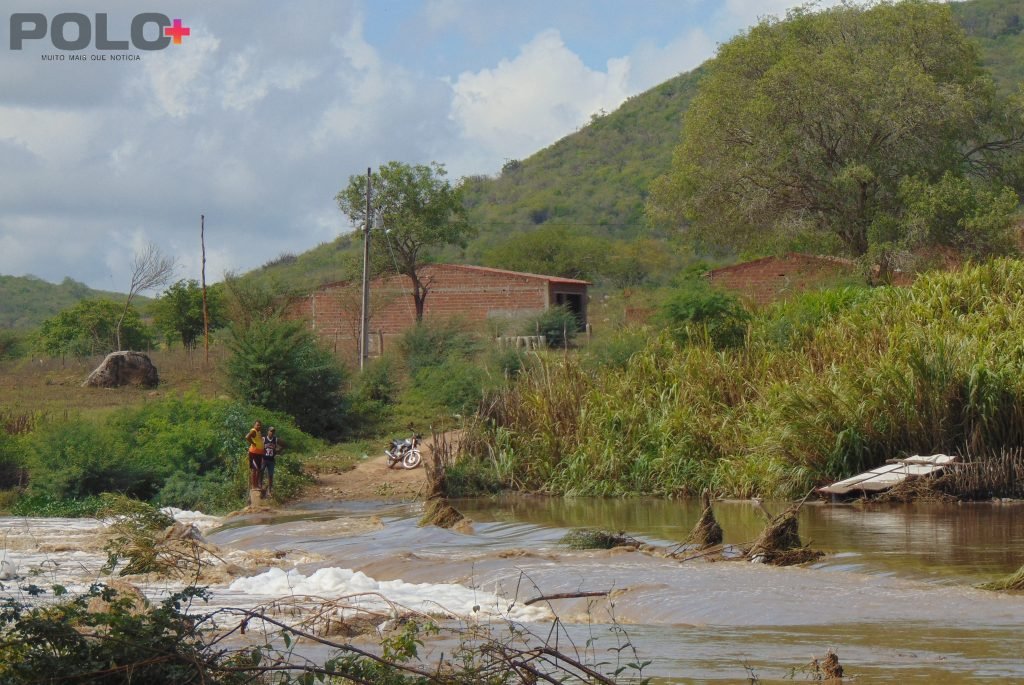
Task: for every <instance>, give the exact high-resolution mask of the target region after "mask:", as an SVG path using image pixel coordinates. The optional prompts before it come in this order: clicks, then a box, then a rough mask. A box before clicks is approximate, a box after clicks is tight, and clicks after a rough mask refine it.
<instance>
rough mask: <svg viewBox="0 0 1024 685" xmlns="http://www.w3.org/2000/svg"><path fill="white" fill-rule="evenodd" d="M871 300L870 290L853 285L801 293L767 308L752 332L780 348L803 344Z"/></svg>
mask: <svg viewBox="0 0 1024 685" xmlns="http://www.w3.org/2000/svg"><path fill="white" fill-rule="evenodd" d="M870 297H871V290H870V289H869V288H867V287H853V286H847V287H843V288H830V289H827V290H816V291H811V292H806V293H801V294H800V295H798V296H796V297H794V298H792V299H789V300H785V301H783V302H779V303H777V304H775V305H773V306H771V307H769V308H767V309H766V310H765V311H764V312H763V313H762V314H761V316H760V317H758V318H759V319H760V321H759V322H758V325H756V326H755V327H754V328H753V330H754V331H755V332H756V335H757V336H758V338H759V339H762V340H764V341H766V342H769V343H771V344H773V345H777V346H779V347H791V346H793V345H797V344H802V343H804V342H807V341H808V340H810V339H811V338H812V337H813V336H814V333H815V331H817V330H818V328H820V327H821V326H822V325H824V324H825V323H826V322H828V321H830V320H832V319H834V318H835V317H836V316H838V315H839V314H840V313H842V312H844V311H847V310H849V309H850V308H852V307H855V306H857V305H860V304H862V303H864V302H866V301H868V300H869V299H870Z"/></svg>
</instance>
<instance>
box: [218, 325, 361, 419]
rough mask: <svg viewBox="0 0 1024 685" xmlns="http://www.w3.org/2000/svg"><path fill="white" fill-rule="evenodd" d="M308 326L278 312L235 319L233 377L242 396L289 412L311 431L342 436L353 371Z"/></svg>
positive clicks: (230, 366) (231, 342)
mask: <svg viewBox="0 0 1024 685" xmlns="http://www.w3.org/2000/svg"><path fill="white" fill-rule="evenodd" d="M305 326H306V323H305V322H304V321H288V320H285V319H281V318H279V317H276V316H271V317H269V318H267V319H264V320H262V321H261V322H260V323H259V324H258V325H238V324H236V325H233V326H232V328H231V333H232V335H231V339H230V340H229V342H228V345H229V347H230V349H231V352H232V355H231V357H230V358H229V359H228V364H227V372H228V377H229V379H230V381H231V387H232V388H233V391H234V394H235V395H236V396H237V397H238V398H239V399H241V400H243V401H245V402H249V403H251V404H255V405H258V406H261V407H264V408H266V409H272V410H279V411H283V412H287V413H288V414H290V415H292V416H293V417H295V422H296V424H298V426H299V427H300V428H301V429H302V430H304V431H306V432H307V433H311V434H313V435H317V436H319V437H335V438H336V437H338V436H339V435H340V434H341V433H342V431H343V429H344V426H343V421H344V419H345V397H344V395H343V394H342V386H343V384H344V383H345V381H346V380H347V372H346V370H345V368H344V367H343V366H341V365H340V364H339V363H338V360H337V359H336V358H335V357H334V355H332V354H331V353H330V352H329V351H327V350H325V349H324V348H323V347H321V346H320V344H319V342H318V340H317V338H316V335H315V334H314V333H312V332H311V331H309V330H308V329H307V328H306V327H305Z"/></svg>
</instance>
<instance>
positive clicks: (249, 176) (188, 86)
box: [0, 0, 829, 294]
mask: <svg viewBox="0 0 1024 685" xmlns="http://www.w3.org/2000/svg"><path fill="white" fill-rule="evenodd" d="M826 2H829V0H826ZM796 4H798V3H794V2H791V1H789V0H365V1H363V0H291V1H290V2H274V1H270V0H204V1H202V2H200V1H193V0H157V1H156V2H150V3H146V5H145V6H144V7H143V6H141V5H139V3H137V2H135V1H133V0H89V1H80V0H59V1H58V0H4V1H3V3H0V6H2V7H3V8H4V10H3V11H0V274H5V275H14V276H21V275H27V274H31V275H34V276H37V277H40V278H43V279H45V280H47V281H51V282H59V281H61V280H62V279H64V278H65V277H71V278H73V279H75V280H77V281H81V282H84V283H86V284H87V285H89V286H91V287H93V288H98V289H103V290H113V291H118V292H125V291H127V290H128V282H129V278H130V265H131V261H132V257H133V255H134V254H136V253H137V252H138V251H140V250H141V249H143V248H144V247H145V246H146V245H148V244H153V245H156V246H157V247H159V248H160V249H161V250H162V251H163V252H165V253H166V254H168V255H170V256H172V257H174V258H175V259H176V260H177V262H178V270H177V274H176V275H177V277H178V278H195V279H197V280H198V279H199V277H200V268H201V267H200V263H201V258H200V254H201V252H200V236H199V233H200V215H205V235H206V252H207V265H206V278H207V281H208V282H215V281H218V280H220V279H221V278H223V275H224V273H226V272H228V271H234V272H238V273H241V272H245V271H248V270H250V269H253V268H256V267H259V266H260V265H262V264H264V263H266V262H268V261H271V260H273V259H275V258H276V257H278V256H280V255H282V254H285V253H291V254H299V253H302V252H304V251H306V250H308V249H311V248H313V247H315V246H316V245H318V244H320V243H323V242H329V241H331V240H333V239H334V238H336V237H337V236H338V235H340V234H342V233H347V232H350V231H351V230H352V226H351V225H350V223H349V222H348V220H347V218H346V217H345V216H344V215H343V214H342V213H341V212H340V211H339V209H338V207H337V204H336V202H335V200H334V197H335V195H336V194H337V192H338V191H339V190H340V189H341V188H343V187H344V186H346V185H347V182H348V179H349V177H350V176H351V175H353V174H365V173H366V169H367V168H368V167H373V168H376V167H378V166H379V165H381V164H382V163H385V162H387V161H390V160H398V161H401V162H406V163H411V164H420V163H428V162H431V161H436V162H439V163H441V164H443V165H445V167H446V168H447V170H448V172H449V177H450V179H451V180H453V181H455V180H457V179H458V178H460V177H462V176H466V175H472V174H487V175H493V174H496V173H498V172H499V171H500V169H501V165H502V164H503V163H504V162H505V161H506V160H509V159H523V158H526V157H528V156H529V155H531V154H532V153H534V152H536V151H538V150H540V149H542V148H544V147H546V146H548V145H551V144H552V143H554V142H556V141H557V140H559V139H560V138H562V137H564V136H566V135H568V134H570V133H572V132H573V131H575V130H576V129H578V128H579V127H580V126H581V125H583V124H585V123H586V122H587V121H589V119H590V116H591V115H592V114H594V113H596V112H599V111H600V110H605V111H608V112H610V111H613V110H614V109H615V108H616V107H618V106H619V105H620V104H621V103H622V102H623V101H624V100H625V99H626V98H628V97H630V96H632V95H636V94H638V93H641V92H643V91H645V90H647V89H649V88H652V87H654V86H656V85H658V84H659V83H661V82H663V81H665V80H667V79H669V78H671V77H673V76H675V75H676V74H679V73H681V72H685V71H689V70H690V69H693V68H694V67H696V66H698V65H699V64H700V63H701V62H703V61H705V60H707V59H709V58H711V57H713V56H714V53H715V50H716V46H717V45H718V44H720V43H722V42H725V41H727V40H728V39H729V38H730V37H732V36H734V35H735V34H736V33H738V32H739V31H742V30H744V29H745V28H748V27H750V26H752V25H753V24H755V23H757V21H758V19H759V18H761V17H764V16H766V15H770V14H771V15H778V14H784V13H785V10H786V9H787V8H788V7H791V6H794V5H796ZM143 9H144V10H145V11H147V12H154V13H159V14H163V15H165V16H166V17H167V18H168V19H169V20H170V21H173V20H175V19H180V20H181V22H180V25H181V27H182V28H187V29H188V35H184V36H181V38H180V41H181V42H180V44H175V43H174V42H173V41H172V42H171V43H170V44H169V45H167V46H166V47H165V48H163V49H157V50H140V49H138V48H137V47H136V46H134V45H133V44H132V43H131V41H130V40H129V39H130V37H131V26H132V23H133V20H134V19H135V18H136V15H137V14H138V13H139V12H140V11H143ZM16 13H19V14H22V13H36V14H41V15H43V16H42V17H41V18H39V17H36V18H30V19H24V18H17V19H18V22H19V23H17V27H16V28H17V29H18V30H17V34H18V35H19V36H20V35H21V34H22V33H25V34H26V36H29V37H26V38H24V40H21V41H20V42H21V49H20V50H19V49H14V47H15V46H14V44H13V42H12V39H13V38H15V36H12V19H15V18H14V17H12V15H14V14H16ZM71 13H77V14H79V15H84V16H85V17H86V18H87V20H88V21H87V22H86V27H87V31H88V33H89V34H90V35H87V36H82V35H81V34H80V33H79V28H80V26H79V25H78V24H76V23H75V22H82V21H83V19H82V18H81V17H77V18H76V17H70V18H69V17H68V16H67V15H69V14H71ZM62 15H63V16H62ZM104 15H105V16H104ZM39 19H42V20H43V23H40V24H39V26H44V25H45V26H46V35H45V36H43V37H41V38H33V37H30V36H32V35H33V31H32V30H31V29H33V28H34V27H35V26H36V24H35V22H36V21H37V20H39ZM104 20H105V22H106V30H105V32H104V31H101V24H102V23H103V21H104ZM62 24H63V28H61V25H62ZM140 26H141V39H142V40H143V41H146V42H155V41H157V39H158V38H159V33H160V28H161V27H160V26H159V25H157V24H156V23H153V22H149V23H148V24H141V25H140ZM55 34H56V36H57V39H58V43H59V42H60V40H61V38H63V40H64V41H65V42H67V43H72V44H73V43H75V42H76V41H78V42H81V41H83V40H84V39H85V38H91V39H92V40H90V41H87V42H88V47H86V48H85V49H82V50H79V51H70V50H61V49H58V47H57V46H55V44H54V42H53V40H52V38H53V37H54V35H55ZM101 34H102V37H105V38H106V40H108V41H128V49H126V50H116V51H115V50H100V49H97V47H96V45H97V41H100V40H101ZM72 55H75V56H81V57H84V59H76V60H72V59H70V57H71V56H72ZM115 56H117V57H129V58H133V59H120V60H116V61H115V60H114V59H112V58H113V57H115ZM62 58H63V59H62ZM102 58H106V59H102ZM149 294H154V293H149Z"/></svg>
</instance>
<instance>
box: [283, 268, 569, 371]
mask: <svg viewBox="0 0 1024 685" xmlns="http://www.w3.org/2000/svg"><path fill="white" fill-rule="evenodd" d="M423 280H424V281H425V282H426V283H428V290H429V292H428V293H427V299H426V305H425V307H424V311H423V318H424V320H425V321H443V320H446V319H452V318H461V319H463V320H466V321H469V322H471V323H472V322H484V321H486V320H487V319H488V318H491V317H526V316H530V315H532V314H536V313H539V312H542V311H544V310H545V309H546V308H547V307H548V305H549V302H552V301H553V296H552V293H553V292H555V291H557V292H563V293H579V294H581V295H582V296H583V302H584V312H585V311H586V310H585V306H586V305H585V303H586V289H587V287H586V285H584V284H578V283H561V282H558V281H555V282H550V281H549V279H546V278H544V277H542V276H533V275H529V274H516V273H512V272H502V271H497V270H488V269H477V268H473V267H460V266H456V265H449V264H436V265H431V266H429V267H426V269H425V270H424V279H423ZM549 283H550V286H549ZM549 287H550V290H549ZM359 292H360V284H359V283H337V284H332V285H327V286H324V287H323V288H321V289H320V290H317V291H316V292H314V293H313V294H311V295H309V296H308V297H307V298H305V299H303V300H301V301H299V302H297V303H295V305H293V306H292V308H291V310H290V312H289V315H290V316H294V317H304V318H306V319H307V320H308V321H309V322H310V326H311V327H312V328H313V330H315V331H317V333H319V334H320V335H321V337H322V338H323V339H324V340H325V341H326V342H328V344H330V345H332V346H333V347H334V349H335V350H336V351H337V352H338V353H339V354H345V355H348V354H351V352H352V351H353V350H356V349H358V340H359V316H360V309H361V301H360V294H359ZM370 293H371V295H370V326H369V328H370V332H371V341H370V350H371V352H378V349H377V348H378V347H379V344H380V341H381V338H383V343H384V347H385V349H386V348H388V347H389V343H392V342H393V340H394V338H395V337H397V336H398V335H401V333H403V332H404V331H405V330H406V329H408V328H409V327H410V326H412V325H414V323H415V321H416V307H415V304H414V302H413V298H412V287H411V285H410V283H409V279H408V278H407V277H406V276H390V277H387V278H383V279H376V280H374V281H373V282H372V283H371V285H370Z"/></svg>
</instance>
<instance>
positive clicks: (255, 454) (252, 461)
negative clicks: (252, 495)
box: [245, 419, 265, 490]
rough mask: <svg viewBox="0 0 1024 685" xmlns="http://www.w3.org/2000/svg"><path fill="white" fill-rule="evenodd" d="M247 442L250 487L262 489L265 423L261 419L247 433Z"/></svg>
mask: <svg viewBox="0 0 1024 685" xmlns="http://www.w3.org/2000/svg"><path fill="white" fill-rule="evenodd" d="M245 442H246V443H248V445H249V489H250V490H260V489H262V485H261V483H260V481H261V480H263V473H262V471H263V454H264V451H265V447H264V444H263V424H262V423H260V421H259V419H257V420H256V423H254V424H252V429H251V430H250V431H249V432H248V433H246V434H245Z"/></svg>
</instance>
